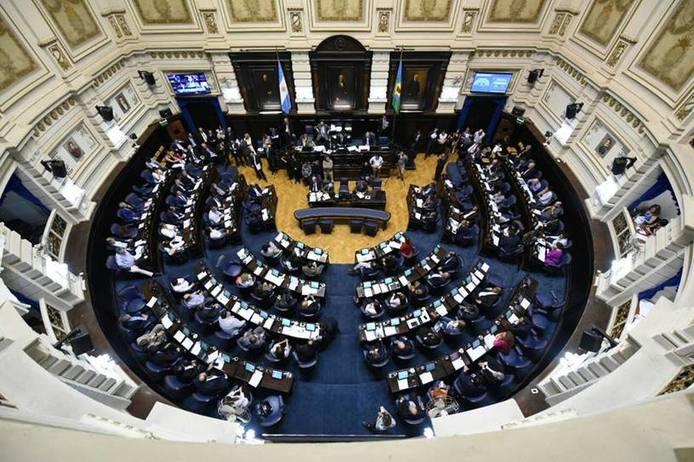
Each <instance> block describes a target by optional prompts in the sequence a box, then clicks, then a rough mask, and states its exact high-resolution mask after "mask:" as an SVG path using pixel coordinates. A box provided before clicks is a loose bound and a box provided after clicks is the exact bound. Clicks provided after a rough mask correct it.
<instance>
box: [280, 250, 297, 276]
mask: <svg viewBox="0 0 694 462" xmlns="http://www.w3.org/2000/svg"><path fill="white" fill-rule="evenodd" d="M282 266H283V267H284V269H286V270H287V271H288V272H290V273H294V272H296V271H298V270H299V269H300V268H301V258H300V257H299V256H298V255H296V254H295V253H293V252H292V253H290V254H289V255H287V257H286V258H284V259H282Z"/></svg>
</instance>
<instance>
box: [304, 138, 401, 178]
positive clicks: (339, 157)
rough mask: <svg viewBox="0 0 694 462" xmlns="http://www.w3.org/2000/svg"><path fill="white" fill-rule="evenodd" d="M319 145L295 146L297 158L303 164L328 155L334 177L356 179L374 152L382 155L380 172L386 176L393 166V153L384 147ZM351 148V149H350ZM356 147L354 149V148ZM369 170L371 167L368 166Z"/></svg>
mask: <svg viewBox="0 0 694 462" xmlns="http://www.w3.org/2000/svg"><path fill="white" fill-rule="evenodd" d="M320 148H321V146H316V147H315V148H314V149H313V150H303V149H302V148H301V147H298V146H297V147H295V148H294V150H295V152H296V155H297V158H298V159H299V161H300V162H301V163H302V164H303V163H305V162H315V161H318V162H320V160H321V159H322V157H323V156H324V155H329V156H330V158H332V160H333V176H334V177H335V179H348V180H357V179H359V178H360V177H361V173H362V165H363V164H364V162H368V160H369V159H371V156H373V155H374V154H375V153H376V152H379V153H380V154H381V156H383V167H381V174H385V175H386V176H388V173H389V172H390V170H391V169H392V168H393V167H394V166H395V153H394V152H393V151H392V150H390V149H388V148H386V149H373V150H370V149H369V150H360V148H363V147H358V146H350V147H349V148H348V147H343V148H338V149H332V150H330V149H326V150H325V151H323V150H320ZM350 148H352V150H350ZM355 148H356V149H355ZM369 171H371V168H370V167H369Z"/></svg>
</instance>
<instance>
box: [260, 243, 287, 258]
mask: <svg viewBox="0 0 694 462" xmlns="http://www.w3.org/2000/svg"><path fill="white" fill-rule="evenodd" d="M260 255H262V256H263V257H265V258H269V259H276V258H279V257H280V255H282V248H281V247H280V246H278V245H277V244H276V243H275V241H269V242H266V243H265V244H263V246H262V247H261V248H260Z"/></svg>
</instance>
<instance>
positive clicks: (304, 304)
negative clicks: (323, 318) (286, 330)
mask: <svg viewBox="0 0 694 462" xmlns="http://www.w3.org/2000/svg"><path fill="white" fill-rule="evenodd" d="M298 311H299V313H300V314H301V315H303V316H306V317H312V316H315V315H317V314H318V312H319V311H320V302H319V301H318V300H316V297H314V296H313V295H307V296H305V297H304V298H303V299H302V300H301V303H299V306H298Z"/></svg>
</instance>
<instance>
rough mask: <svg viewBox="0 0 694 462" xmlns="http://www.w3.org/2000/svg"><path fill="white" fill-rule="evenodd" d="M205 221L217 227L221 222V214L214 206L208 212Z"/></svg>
mask: <svg viewBox="0 0 694 462" xmlns="http://www.w3.org/2000/svg"><path fill="white" fill-rule="evenodd" d="M207 219H208V220H210V223H212V224H213V225H218V224H220V223H221V222H222V214H221V212H220V211H219V209H218V208H217V207H216V206H214V205H213V206H212V207H211V208H210V211H209V212H208V213H207Z"/></svg>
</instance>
